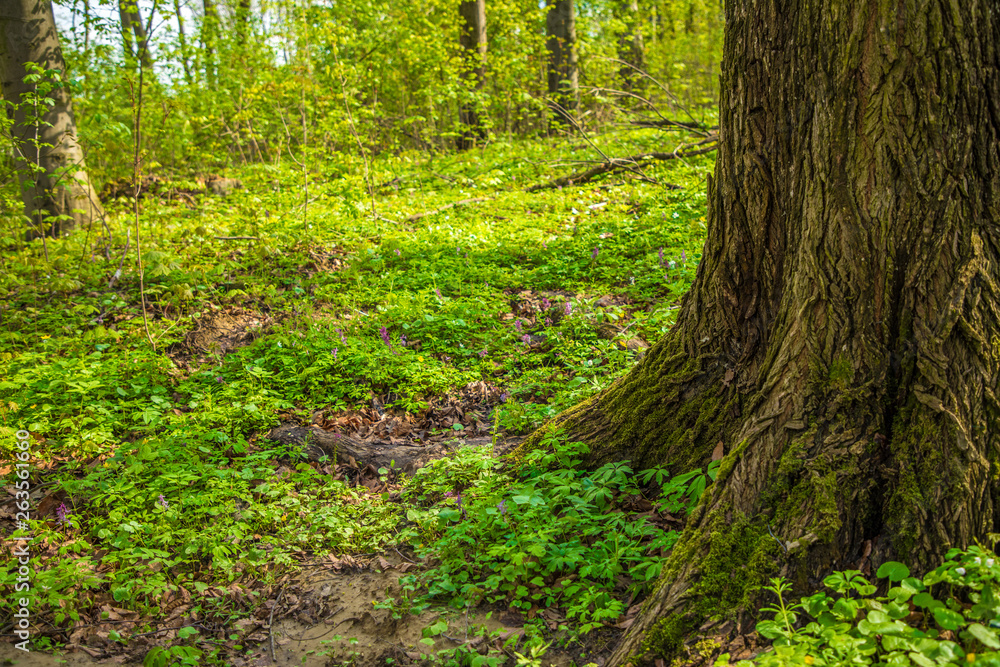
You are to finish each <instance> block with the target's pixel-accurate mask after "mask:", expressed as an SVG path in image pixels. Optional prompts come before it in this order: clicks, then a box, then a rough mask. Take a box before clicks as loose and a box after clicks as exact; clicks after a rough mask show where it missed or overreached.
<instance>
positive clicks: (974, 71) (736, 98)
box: [529, 0, 1000, 665]
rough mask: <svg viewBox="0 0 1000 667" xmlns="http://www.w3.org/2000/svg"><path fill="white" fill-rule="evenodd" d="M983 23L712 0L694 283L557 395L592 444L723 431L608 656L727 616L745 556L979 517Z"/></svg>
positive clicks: (985, 397) (708, 442)
mask: <svg viewBox="0 0 1000 667" xmlns="http://www.w3.org/2000/svg"><path fill="white" fill-rule="evenodd" d="M998 48H1000V12H998V11H997V9H996V5H995V2H994V1H993V0H965V1H964V2H960V3H953V2H948V1H947V0H916V1H915V2H909V3H890V4H888V5H887V4H886V3H881V2H877V1H876V0H821V1H819V2H806V1H805V0H778V1H777V2H774V1H772V0H741V1H740V2H729V3H726V41H725V49H724V58H723V66H722V78H721V104H720V115H721V117H720V124H721V141H720V142H719V157H718V163H717V166H716V172H715V177H714V178H712V179H710V181H709V186H708V238H707V241H706V243H705V248H704V253H703V259H702V261H701V264H700V265H699V267H698V273H697V279H696V281H695V284H694V286H693V287H692V289H691V291H690V292H689V293H688V294H687V295H686V297H685V299H684V302H683V306H682V309H681V312H680V315H679V317H678V321H677V325H676V326H675V327H674V328H673V329H672V330H671V332H670V333H669V334H668V335H667V336H666V337H665V338H664V339H663V340H661V341H659V342H658V343H657V344H656V345H655V346H654V347H653V348H652V349H651V350H650V352H649V353H648V354H647V355H646V357H645V358H644V359H643V361H642V362H641V363H640V364H639V365H638V366H637V367H636V368H635V369H633V371H632V372H631V373H630V374H629V375H628V376H627V377H625V378H623V379H622V380H621V381H619V382H617V383H616V384H615V385H614V386H613V387H611V388H610V389H609V390H607V391H606V392H604V393H603V394H601V395H599V396H597V397H595V398H594V399H592V400H589V401H587V402H585V403H583V404H581V405H579V406H577V407H576V408H574V409H573V410H571V411H569V412H568V413H566V414H564V415H562V416H561V418H560V419H559V420H558V421H560V422H561V423H562V425H563V426H564V427H565V428H566V430H567V432H568V434H569V435H570V437H572V438H574V439H578V440H583V441H585V442H587V443H589V444H590V445H591V448H592V457H593V458H592V463H593V464H594V465H597V464H600V463H602V462H606V461H612V460H621V459H630V460H632V461H633V467H634V468H636V469H642V468H646V467H649V466H653V465H658V464H669V465H671V466H673V467H674V470H675V471H678V472H680V471H681V470H684V469H693V468H697V467H703V466H705V465H706V464H707V463H708V462H709V459H710V456H711V454H712V452H713V449H715V448H716V446H717V445H718V444H719V443H721V444H722V445H723V447H724V450H725V458H724V459H723V461H722V464H721V466H720V468H719V474H718V479H717V481H716V483H715V484H714V486H712V487H710V488H709V491H708V492H706V494H705V495H704V497H703V498H702V501H701V502H700V503H699V505H698V507H697V508H696V509H695V510H694V512H693V513H692V515H691V516H690V517H689V522H688V528H687V529H686V530H685V532H684V534H683V536H682V538H681V542H680V543H679V544H678V545H677V547H676V548H675V549H674V550H673V552H672V554H671V557H670V559H669V561H668V563H667V564H666V565H665V567H664V574H663V576H662V579H661V581H660V582H659V587H658V589H657V590H656V591H655V592H654V593H653V594H652V595H651V597H650V599H649V600H647V602H646V604H645V605H644V608H643V612H642V613H641V615H640V616H639V617H638V618H637V619H636V621H635V622H634V624H633V625H632V626H631V628H630V629H629V631H628V633H627V635H626V636H625V637H624V638H623V640H622V643H621V644H620V645H619V647H618V649H617V650H616V652H615V655H614V657H613V659H612V660H611V662H610V664H614V665H623V664H625V663H626V662H632V663H633V664H636V665H638V664H640V663H643V662H648V661H649V660H651V659H653V658H655V657H657V656H665V657H668V658H669V656H670V655H671V654H672V653H674V652H675V651H676V649H677V647H678V644H679V642H680V641H681V640H682V639H683V638H684V637H686V636H689V635H691V634H692V633H693V632H696V631H698V630H699V628H703V627H704V626H703V623H704V622H705V621H706V620H707V619H726V618H735V619H736V620H737V621H741V622H742V623H743V628H744V629H747V628H752V625H750V624H749V621H750V619H749V618H748V617H747V616H746V615H745V614H742V613H741V610H746V609H748V608H750V609H754V608H755V607H754V604H755V600H756V597H757V591H758V590H759V587H760V585H761V584H763V583H766V579H767V577H770V576H777V575H779V574H780V575H784V576H786V577H788V578H790V579H791V580H792V582H793V584H794V585H795V587H796V588H797V590H798V592H804V591H806V590H809V589H810V588H811V587H812V586H815V585H816V584H817V583H818V581H819V580H820V578H821V577H823V576H824V575H826V574H828V573H829V572H830V571H831V570H833V569H840V568H852V569H860V570H862V571H863V572H866V573H873V572H874V571H875V569H876V568H877V567H878V565H879V564H880V563H882V562H884V561H886V560H888V559H898V560H903V561H906V562H908V563H910V564H911V565H912V566H913V567H914V568H915V569H918V570H921V569H926V568H928V567H929V566H932V565H934V564H936V563H937V562H938V561H939V559H941V558H942V557H943V555H944V553H945V552H946V551H947V549H948V548H950V547H965V546H968V545H969V544H971V543H973V541H974V540H977V539H980V540H982V541H984V542H987V543H988V540H987V538H986V535H987V534H988V533H991V532H1000V521H998V519H1000V516H998V513H997V502H998V500H1000V498H998V494H1000V482H998V480H997V474H996V471H997V464H998V458H1000V402H998V392H1000V387H998V372H1000V55H998ZM529 446H530V441H529ZM772 533H773V537H772ZM779 541H780V544H779ZM786 549H787V552H786ZM717 627H721V626H717ZM705 632H709V633H710V632H711V630H707V629H706V630H705ZM667 662H668V664H669V660H667Z"/></svg>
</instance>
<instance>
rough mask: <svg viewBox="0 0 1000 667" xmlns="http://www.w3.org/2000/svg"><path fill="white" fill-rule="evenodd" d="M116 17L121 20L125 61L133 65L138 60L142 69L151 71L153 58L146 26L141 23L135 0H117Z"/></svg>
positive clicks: (140, 15)
mask: <svg viewBox="0 0 1000 667" xmlns="http://www.w3.org/2000/svg"><path fill="white" fill-rule="evenodd" d="M118 16H119V18H120V20H121V29H122V45H123V46H124V49H125V59H126V61H131V62H132V63H135V61H136V60H139V61H140V62H142V66H143V67H145V68H146V69H151V68H152V67H153V57H152V54H150V52H149V37H148V36H147V35H146V26H145V25H144V24H143V22H142V14H140V13H139V4H138V2H137V0H118ZM133 36H134V40H133Z"/></svg>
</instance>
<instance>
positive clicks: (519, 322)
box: [514, 320, 521, 331]
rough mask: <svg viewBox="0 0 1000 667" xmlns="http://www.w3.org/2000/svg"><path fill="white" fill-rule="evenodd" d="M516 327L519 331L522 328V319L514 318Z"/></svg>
mask: <svg viewBox="0 0 1000 667" xmlns="http://www.w3.org/2000/svg"><path fill="white" fill-rule="evenodd" d="M514 328H515V329H517V330H518V331H520V330H521V320H514Z"/></svg>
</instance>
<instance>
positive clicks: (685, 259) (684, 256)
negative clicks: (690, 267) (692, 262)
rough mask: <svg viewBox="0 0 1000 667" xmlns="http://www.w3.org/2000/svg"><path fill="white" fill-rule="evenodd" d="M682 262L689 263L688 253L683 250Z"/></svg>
mask: <svg viewBox="0 0 1000 667" xmlns="http://www.w3.org/2000/svg"><path fill="white" fill-rule="evenodd" d="M681 261H682V262H686V261H688V256H687V253H686V252H684V251H683V250H681Z"/></svg>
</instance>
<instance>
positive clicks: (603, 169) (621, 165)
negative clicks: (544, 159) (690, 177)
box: [525, 135, 718, 192]
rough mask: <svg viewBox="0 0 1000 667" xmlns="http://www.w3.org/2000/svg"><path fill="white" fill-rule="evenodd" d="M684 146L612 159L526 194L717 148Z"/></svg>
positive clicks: (545, 184) (712, 137) (699, 143)
mask: <svg viewBox="0 0 1000 667" xmlns="http://www.w3.org/2000/svg"><path fill="white" fill-rule="evenodd" d="M717 139H718V135H713V136H711V137H708V138H707V139H704V140H703V141H700V142H698V143H697V144H694V145H695V146H698V145H701V144H705V143H708V142H715V141H717ZM682 148H684V146H678V147H677V149H676V150H674V151H673V152H672V153H639V154H638V155H630V156H629V157H625V158H611V159H609V160H607V161H605V162H602V163H600V164H598V165H595V166H593V167H591V168H590V169H586V170H584V171H580V172H577V173H575V174H570V175H569V176H562V177H560V178H557V179H555V180H552V181H549V182H548V183H540V184H538V185H532V186H531V187H530V188H527V190H525V192H537V191H539V190H553V189H555V188H562V187H568V186H571V185H579V184H581V183H586V182H588V181H591V180H593V179H595V178H597V177H598V176H602V175H604V174H611V173H615V172H618V171H634V169H635V168H636V167H638V166H640V165H642V164H643V163H645V162H651V161H654V160H676V159H679V158H688V157H694V156H695V155H703V154H705V153H711V152H712V151H714V150H715V149H716V148H717V146H716V144H715V143H712V145H710V146H706V147H705V148H699V149H697V150H687V151H684V150H681V149H682ZM673 189H677V186H673Z"/></svg>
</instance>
